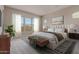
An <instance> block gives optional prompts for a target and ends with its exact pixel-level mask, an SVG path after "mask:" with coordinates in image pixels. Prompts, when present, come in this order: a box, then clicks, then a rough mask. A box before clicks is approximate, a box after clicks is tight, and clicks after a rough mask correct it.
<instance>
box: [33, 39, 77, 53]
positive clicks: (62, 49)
mask: <svg viewBox="0 0 79 59" xmlns="http://www.w3.org/2000/svg"><path fill="white" fill-rule="evenodd" d="M75 43H76V42H75V41H72V40H66V41H65V42H63V43H62V44H61V45H59V46H58V47H57V48H56V49H55V50H51V49H49V48H47V47H43V48H40V47H38V46H37V47H34V49H36V51H37V52H38V53H40V54H71V53H72V51H73V48H74V46H75Z"/></svg>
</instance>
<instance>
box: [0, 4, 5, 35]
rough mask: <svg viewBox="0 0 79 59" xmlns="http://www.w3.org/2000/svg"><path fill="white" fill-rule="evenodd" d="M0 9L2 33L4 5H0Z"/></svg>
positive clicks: (0, 29) (0, 31)
mask: <svg viewBox="0 0 79 59" xmlns="http://www.w3.org/2000/svg"><path fill="white" fill-rule="evenodd" d="M0 10H1V27H0V34H2V33H3V10H4V6H3V5H0Z"/></svg>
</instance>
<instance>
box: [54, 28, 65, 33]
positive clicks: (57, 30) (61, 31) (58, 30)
mask: <svg viewBox="0 0 79 59" xmlns="http://www.w3.org/2000/svg"><path fill="white" fill-rule="evenodd" d="M55 32H58V33H64V29H63V28H56V29H55Z"/></svg>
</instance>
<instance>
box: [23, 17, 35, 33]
mask: <svg viewBox="0 0 79 59" xmlns="http://www.w3.org/2000/svg"><path fill="white" fill-rule="evenodd" d="M32 28H33V21H32V19H31V18H27V17H22V31H24V32H25V31H32Z"/></svg>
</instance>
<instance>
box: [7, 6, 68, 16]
mask: <svg viewBox="0 0 79 59" xmlns="http://www.w3.org/2000/svg"><path fill="white" fill-rule="evenodd" d="M8 7H11V8H15V9H20V10H22V11H26V12H30V13H33V14H36V15H39V16H42V15H46V14H48V13H53V12H55V11H58V10H61V9H64V8H66V7H69V5H8Z"/></svg>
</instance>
